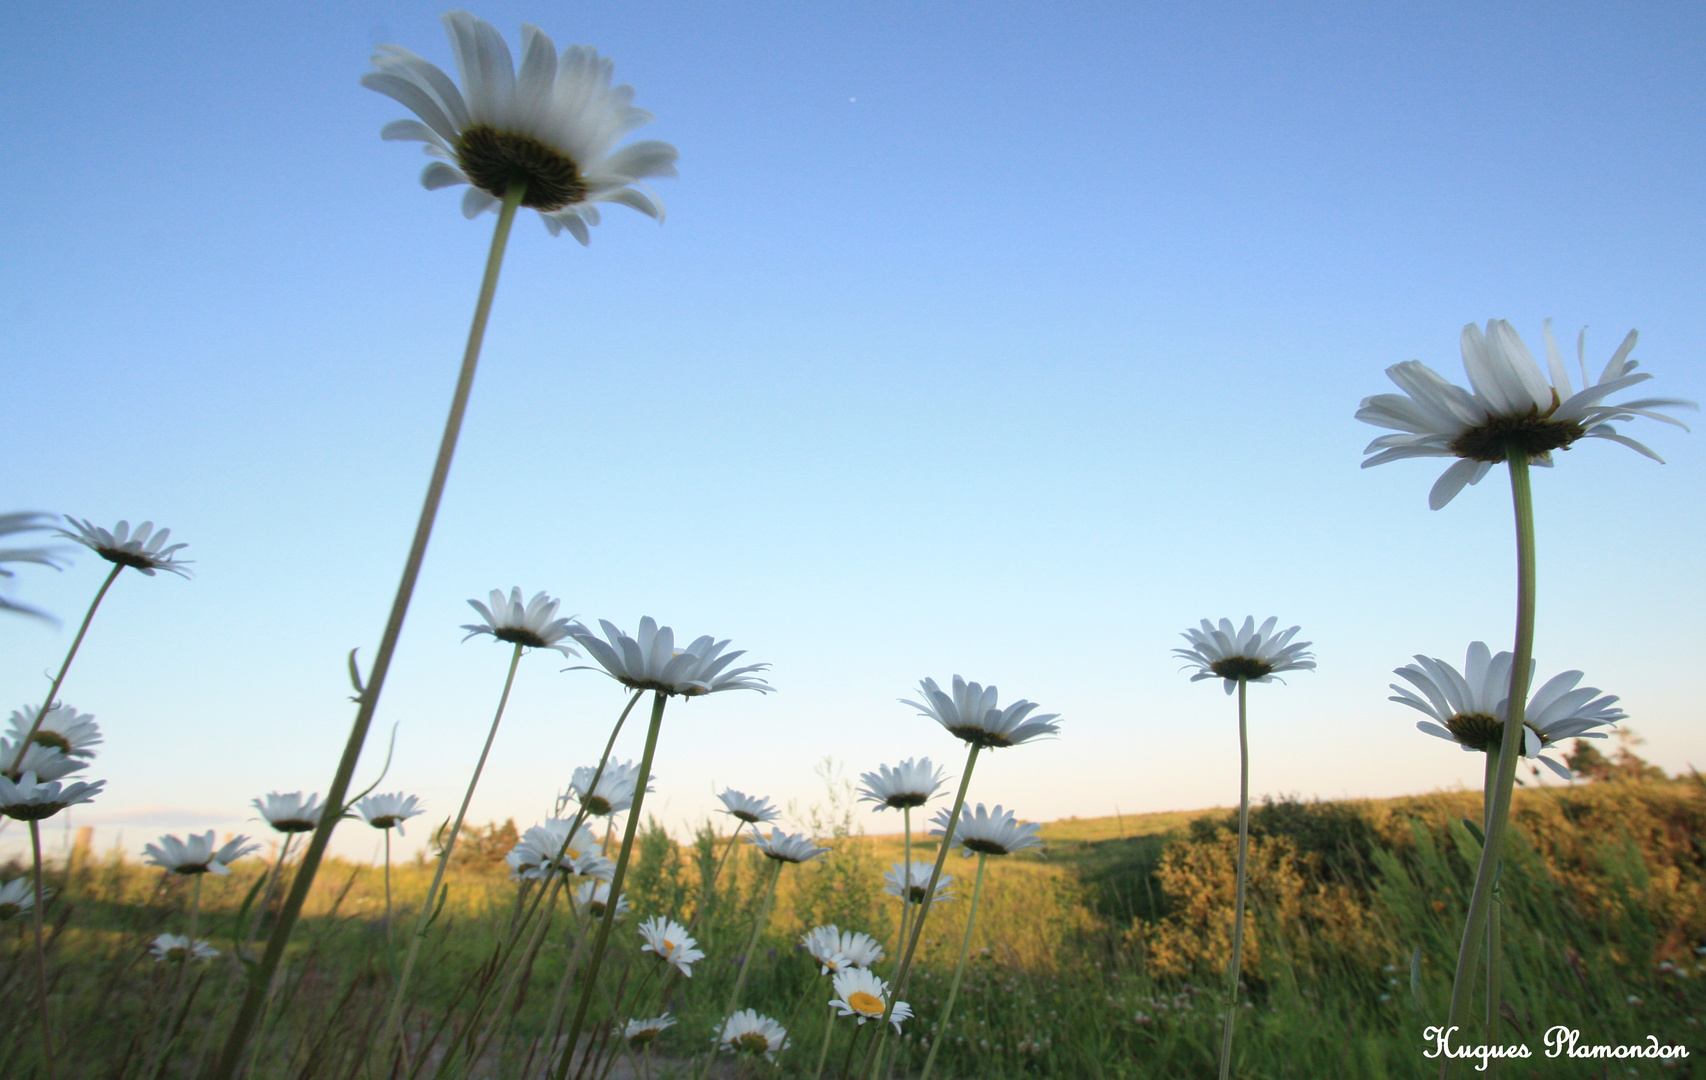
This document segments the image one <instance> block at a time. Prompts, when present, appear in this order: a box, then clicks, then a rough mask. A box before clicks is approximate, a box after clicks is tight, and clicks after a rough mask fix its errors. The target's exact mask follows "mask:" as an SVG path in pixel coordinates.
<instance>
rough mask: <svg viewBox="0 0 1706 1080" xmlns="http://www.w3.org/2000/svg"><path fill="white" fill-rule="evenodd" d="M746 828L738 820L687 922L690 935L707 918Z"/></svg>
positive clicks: (744, 823)
mask: <svg viewBox="0 0 1706 1080" xmlns="http://www.w3.org/2000/svg"><path fill="white" fill-rule="evenodd" d="M744 828H746V822H745V821H741V820H738V819H737V820H736V822H735V831H734V832H733V833H731V834H729V842H728V843H727V844H726V845H724V847H723V857H722V858H720V859H718V860H717V868H716V869H715V870H713V871H711V880H710V881H708V882H706V883H705V887H704V888H703V889H701V890H700V894H701V895H700V897H699V906H698V908H697V909H695V910H694V912H693V917H692V918H691V919H689V920H687V932H688V933H689V934H691V933H692V932H693V928H694V927H696V926H698V925H699V920H700V919H702V918H704V917H705V913H706V912H707V911H709V910H710V908H711V902H712V900H713V899H714V898H715V892H714V890H715V889H716V887H717V882H718V880H719V879H721V878H722V876H723V867H724V866H725V865H726V864H727V863H728V861H729V855H730V854H731V853H733V851H734V849H735V841H736V840H739V839H740V831H741V830H742V829H744Z"/></svg>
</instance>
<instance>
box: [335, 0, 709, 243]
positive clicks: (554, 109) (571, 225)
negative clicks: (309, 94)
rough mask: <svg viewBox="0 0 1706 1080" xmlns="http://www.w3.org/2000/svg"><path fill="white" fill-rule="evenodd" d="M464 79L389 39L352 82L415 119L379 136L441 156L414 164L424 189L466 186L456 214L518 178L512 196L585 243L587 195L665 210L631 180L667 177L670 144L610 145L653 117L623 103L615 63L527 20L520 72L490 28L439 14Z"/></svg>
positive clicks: (590, 219) (659, 214) (595, 217)
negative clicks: (518, 191) (559, 44)
mask: <svg viewBox="0 0 1706 1080" xmlns="http://www.w3.org/2000/svg"><path fill="white" fill-rule="evenodd" d="M444 28H445V30H446V32H447V33H448V34H449V35H450V46H451V50H452V51H453V52H454V53H455V55H456V67H457V71H458V73H459V74H460V75H461V76H462V88H461V89H458V88H457V86H456V84H455V83H453V82H451V80H450V78H449V76H447V75H445V73H444V72H443V71H441V70H440V69H439V68H438V67H437V66H435V65H433V64H430V63H428V62H427V61H426V60H424V59H422V58H421V57H419V56H417V55H415V54H414V53H412V52H410V51H409V50H407V49H403V48H399V47H398V46H396V45H381V46H379V48H378V49H377V50H376V51H375V52H374V54H373V66H374V67H375V68H377V69H378V70H377V71H371V72H369V73H367V74H366V75H363V76H362V79H361V84H362V85H363V86H365V87H367V88H368V89H369V90H376V91H378V92H379V93H381V94H384V95H386V96H387V97H390V98H393V99H395V100H396V101H398V102H399V103H401V104H402V105H403V106H405V107H406V108H408V109H409V110H410V111H411V112H413V113H414V114H415V115H416V116H418V117H420V119H419V120H394V121H392V122H391V123H389V124H386V125H385V127H384V129H383V130H382V131H381V132H380V138H382V139H404V140H412V141H418V142H421V143H425V144H426V145H425V150H426V152H427V154H428V155H430V156H432V157H435V158H438V159H440V160H437V161H434V162H433V163H432V164H430V165H428V166H427V167H426V169H425V171H423V172H422V173H421V185H422V186H423V187H426V188H427V189H429V190H434V189H437V188H443V187H451V186H453V185H456V184H470V185H472V186H471V187H470V188H469V190H468V192H467V194H465V195H464V196H463V197H462V213H463V214H464V215H466V216H467V217H470V218H472V217H475V216H476V215H478V214H479V213H480V212H481V211H484V210H489V209H491V208H493V207H494V206H496V205H497V203H498V202H500V201H501V200H502V199H503V197H504V193H505V190H506V189H507V188H508V187H509V185H510V184H511V183H518V182H519V183H523V184H525V185H526V191H525V194H524V195H523V196H522V199H521V205H522V206H527V207H531V208H533V209H534V210H537V211H539V216H540V218H541V219H543V220H544V222H545V227H546V228H547V229H549V230H551V234H552V235H553V236H555V235H557V234H558V233H560V232H562V231H563V230H564V229H567V230H569V232H571V233H572V234H574V237H575V239H577V240H579V241H580V242H581V243H583V244H585V243H587V242H588V240H589V239H590V237H589V235H588V232H587V226H589V225H597V224H598V222H599V212H598V207H597V205H596V204H597V203H601V202H615V203H621V204H623V205H624V206H630V207H632V208H634V209H635V210H638V211H639V212H640V213H642V214H646V215H648V216H650V217H654V218H657V219H658V220H659V221H662V220H663V207H662V206H660V205H659V204H658V202H657V200H656V199H655V198H654V197H653V196H652V195H651V193H650V192H648V191H646V190H644V189H643V188H640V187H635V186H633V185H635V184H637V183H638V182H639V181H640V180H643V179H645V178H647V177H651V176H674V175H675V160H676V157H677V154H676V150H675V147H673V146H671V145H669V144H668V143H665V142H658V141H656V140H646V141H643V142H636V143H630V144H629V145H627V146H624V147H622V148H620V149H618V148H617V146H616V144H617V143H618V142H619V141H621V139H622V137H623V136H625V135H627V134H628V133H629V132H631V131H633V130H635V129H636V128H639V127H642V126H643V125H645V124H648V123H650V122H651V121H652V119H653V117H652V114H651V113H649V112H647V111H645V110H644V109H638V108H635V107H634V106H633V104H632V102H633V99H634V88H633V87H631V86H627V85H622V86H614V87H613V86H611V85H610V79H611V75H612V73H613V72H614V70H615V65H614V64H612V63H611V61H610V60H608V59H606V58H604V57H600V56H599V55H598V50H596V49H589V48H586V47H584V46H580V45H571V46H570V47H569V48H567V49H564V50H563V52H562V55H561V56H559V55H558V54H557V50H556V46H555V45H553V44H552V42H551V39H550V38H548V37H546V36H545V35H544V34H543V33H542V32H541V31H540V30H539V28H538V27H536V26H526V25H524V26H522V28H521V68H520V70H519V71H518V70H517V69H516V67H515V62H514V60H513V58H512V57H511V55H510V51H509V46H508V45H507V44H505V42H504V39H503V37H502V35H500V34H499V33H498V32H497V30H496V29H494V28H493V27H492V25H491V24H490V23H488V22H486V21H484V20H482V19H477V18H475V17H474V16H472V15H470V14H468V13H467V12H465V11H452V12H450V13H449V14H447V15H445V16H444Z"/></svg>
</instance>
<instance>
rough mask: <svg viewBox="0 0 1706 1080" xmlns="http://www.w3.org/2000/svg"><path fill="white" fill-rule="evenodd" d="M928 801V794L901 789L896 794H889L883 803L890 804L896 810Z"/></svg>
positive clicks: (909, 807)
mask: <svg viewBox="0 0 1706 1080" xmlns="http://www.w3.org/2000/svg"><path fill="white" fill-rule="evenodd" d="M929 801H930V796H928V795H924V794H921V793H919V792H916V791H902V792H900V793H898V794H895V795H890V796H889V797H888V798H887V799H886V800H885V801H884V803H883V805H885V806H892V807H894V808H895V809H896V810H904V809H911V808H912V807H914V806H923V805H924V804H925V803H927V802H929Z"/></svg>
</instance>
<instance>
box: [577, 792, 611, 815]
mask: <svg viewBox="0 0 1706 1080" xmlns="http://www.w3.org/2000/svg"><path fill="white" fill-rule="evenodd" d="M581 805H582V806H584V807H586V812H587V813H589V814H594V815H596V816H598V817H603V816H604V815H606V814H608V813H610V800H609V799H606V798H605V797H604V796H602V795H588V796H587V797H586V798H584V799H582V800H581Z"/></svg>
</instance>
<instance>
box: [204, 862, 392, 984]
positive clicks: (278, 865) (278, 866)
mask: <svg viewBox="0 0 1706 1080" xmlns="http://www.w3.org/2000/svg"><path fill="white" fill-rule="evenodd" d="M295 839H296V834H295V833H285V834H284V843H283V844H282V845H280V847H279V849H278V858H277V859H275V860H273V864H272V868H271V870H270V871H269V872H268V873H267V887H266V890H265V891H264V892H263V893H262V894H261V904H260V906H259V907H257V908H256V909H255V915H254V918H252V919H250V920H249V929H248V932H247V933H245V934H244V935H243V955H245V956H246V955H248V952H249V948H250V946H252V945H254V943H255V936H256V935H257V934H259V933H260V931H261V919H262V918H264V917H265V916H266V913H267V909H268V908H270V907H272V898H273V894H274V893H275V892H276V891H277V889H278V878H279V874H280V873H281V872H282V871H283V867H284V860H285V859H286V858H288V857H289V856H290V844H291V841H293V840H295ZM386 839H387V840H389V839H390V833H386ZM385 861H386V863H387V864H389V863H390V861H391V849H390V847H389V846H387V847H386V849H385ZM385 885H386V892H385V932H386V940H387V941H389V940H390V932H391V929H390V928H391V892H390V885H391V874H390V866H389V865H387V866H386V874H385ZM238 966H239V967H241V966H242V961H241V960H239V961H238ZM393 966H395V965H394V964H393Z"/></svg>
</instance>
